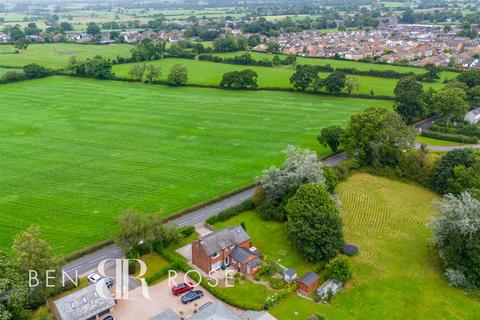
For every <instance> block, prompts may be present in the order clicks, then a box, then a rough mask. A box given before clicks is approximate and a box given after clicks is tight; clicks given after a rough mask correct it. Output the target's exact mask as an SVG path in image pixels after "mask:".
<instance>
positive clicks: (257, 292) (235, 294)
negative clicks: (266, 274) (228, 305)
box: [219, 280, 273, 306]
mask: <svg viewBox="0 0 480 320" xmlns="http://www.w3.org/2000/svg"><path fill="white" fill-rule="evenodd" d="M230 281H231V280H230ZM219 290H221V291H223V293H225V294H226V295H227V296H228V298H229V299H232V300H235V301H240V302H242V303H244V304H250V305H251V304H258V305H260V306H263V303H264V302H265V300H266V299H267V297H268V296H270V295H272V294H273V291H271V290H270V289H268V288H267V287H266V286H264V285H263V284H256V283H253V282H251V281H250V280H245V281H241V282H240V283H237V284H235V285H234V286H233V287H227V288H219Z"/></svg>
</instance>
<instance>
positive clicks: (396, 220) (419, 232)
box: [272, 173, 480, 320]
mask: <svg viewBox="0 0 480 320" xmlns="http://www.w3.org/2000/svg"><path fill="white" fill-rule="evenodd" d="M337 190H338V193H339V197H340V200H341V203H342V212H343V213H342V214H343V220H344V224H345V226H344V231H345V237H346V240H347V242H349V243H353V244H355V245H357V246H358V247H359V248H360V253H359V255H358V256H356V257H354V258H352V267H353V279H352V280H351V282H350V283H349V284H348V287H347V288H346V289H345V290H344V291H343V292H342V293H341V294H340V295H339V296H337V297H336V298H335V299H334V300H333V303H332V304H331V305H328V306H325V305H322V304H315V303H313V302H311V301H309V300H306V299H303V298H300V297H298V296H291V297H289V298H288V299H286V300H285V301H284V302H282V303H281V304H280V305H279V306H277V307H275V308H274V309H273V310H272V313H273V315H274V316H276V317H278V319H280V320H283V319H285V320H292V319H302V320H303V319H307V317H308V316H310V315H311V314H314V313H315V312H316V311H320V312H321V313H324V314H325V315H327V317H328V319H357V320H362V319H365V320H367V319H472V320H473V319H477V318H478V315H479V314H480V303H479V302H478V301H474V300H473V299H471V298H469V297H467V296H466V295H465V294H464V293H463V292H462V291H461V290H457V289H454V288H452V287H450V286H448V284H447V282H446V280H445V279H444V278H443V276H442V275H441V272H442V271H441V269H440V268H439V266H438V259H437V256H436V252H435V250H434V249H433V248H432V247H431V246H430V243H429V238H430V236H431V232H430V230H429V229H428V227H427V226H426V223H427V222H428V220H429V218H430V217H431V216H433V215H435V211H434V210H433V209H432V206H431V204H432V201H433V200H436V199H438V196H437V195H435V194H434V193H432V192H430V191H428V190H426V189H424V188H422V187H419V186H416V185H411V184H406V183H403V182H398V181H393V180H390V179H387V178H381V177H375V176H371V175H368V174H363V173H357V174H355V175H353V176H352V177H350V178H349V179H348V180H347V181H346V182H342V183H341V184H340V185H339V187H338V189H337Z"/></svg>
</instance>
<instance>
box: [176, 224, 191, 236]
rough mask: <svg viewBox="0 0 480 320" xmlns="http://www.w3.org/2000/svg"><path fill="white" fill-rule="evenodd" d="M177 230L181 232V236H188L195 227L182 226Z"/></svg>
mask: <svg viewBox="0 0 480 320" xmlns="http://www.w3.org/2000/svg"><path fill="white" fill-rule="evenodd" d="M178 231H179V232H180V233H181V234H182V236H183V238H188V237H189V236H191V235H192V234H193V233H194V232H195V227H193V226H184V227H181V228H180V229H178Z"/></svg>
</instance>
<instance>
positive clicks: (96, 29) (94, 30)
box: [87, 22, 102, 37]
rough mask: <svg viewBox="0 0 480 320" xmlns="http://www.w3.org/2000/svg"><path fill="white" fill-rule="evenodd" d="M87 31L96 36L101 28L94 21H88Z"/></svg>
mask: <svg viewBox="0 0 480 320" xmlns="http://www.w3.org/2000/svg"><path fill="white" fill-rule="evenodd" d="M87 33H88V34H90V35H92V36H94V37H96V36H98V35H100V33H102V28H100V26H99V25H98V24H96V23H95V22H89V23H88V25H87Z"/></svg>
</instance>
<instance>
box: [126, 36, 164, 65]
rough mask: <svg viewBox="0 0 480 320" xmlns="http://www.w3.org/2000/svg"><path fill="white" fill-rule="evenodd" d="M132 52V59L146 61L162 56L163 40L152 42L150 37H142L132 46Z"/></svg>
mask: <svg viewBox="0 0 480 320" xmlns="http://www.w3.org/2000/svg"><path fill="white" fill-rule="evenodd" d="M130 52H131V53H132V59H133V61H137V62H138V61H148V60H155V59H160V58H163V57H164V55H165V52H166V42H165V40H159V41H156V42H154V41H153V40H151V39H148V38H147V39H143V40H142V41H140V42H138V43H137V44H136V45H135V47H133V48H132V49H131V50H130Z"/></svg>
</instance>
